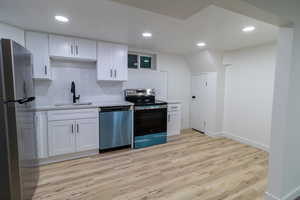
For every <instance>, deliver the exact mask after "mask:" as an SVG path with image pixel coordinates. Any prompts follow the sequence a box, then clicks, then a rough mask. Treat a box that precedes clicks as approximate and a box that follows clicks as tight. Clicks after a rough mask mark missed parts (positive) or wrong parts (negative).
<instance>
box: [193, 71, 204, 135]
mask: <svg viewBox="0 0 300 200" xmlns="http://www.w3.org/2000/svg"><path fill="white" fill-rule="evenodd" d="M191 81H192V82H191V86H192V90H191V94H192V96H191V128H193V129H196V130H198V131H201V132H205V126H206V120H205V119H206V117H205V116H206V108H205V107H206V101H207V95H206V94H207V75H206V74H203V75H197V76H192V79H191Z"/></svg>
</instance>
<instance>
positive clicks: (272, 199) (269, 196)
mask: <svg viewBox="0 0 300 200" xmlns="http://www.w3.org/2000/svg"><path fill="white" fill-rule="evenodd" d="M265 194H266V198H265V199H266V200H281V199H280V198H278V197H276V196H275V195H273V194H271V193H269V192H266V193H265Z"/></svg>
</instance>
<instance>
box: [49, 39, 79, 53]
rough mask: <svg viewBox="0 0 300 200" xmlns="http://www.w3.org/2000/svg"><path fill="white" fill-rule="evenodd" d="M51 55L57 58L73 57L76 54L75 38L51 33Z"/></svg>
mask: <svg viewBox="0 0 300 200" xmlns="http://www.w3.org/2000/svg"><path fill="white" fill-rule="evenodd" d="M49 49H50V56H51V57H54V58H55V57H56V58H72V57H74V56H75V48H74V38H71V37H64V36H58V35H49Z"/></svg>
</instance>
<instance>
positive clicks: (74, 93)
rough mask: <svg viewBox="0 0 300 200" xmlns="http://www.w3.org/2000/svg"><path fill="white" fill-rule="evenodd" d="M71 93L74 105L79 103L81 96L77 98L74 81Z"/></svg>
mask: <svg viewBox="0 0 300 200" xmlns="http://www.w3.org/2000/svg"><path fill="white" fill-rule="evenodd" d="M71 93H73V103H76V101H77V100H78V101H79V99H80V95H78V96H76V87H75V82H74V81H72V83H71Z"/></svg>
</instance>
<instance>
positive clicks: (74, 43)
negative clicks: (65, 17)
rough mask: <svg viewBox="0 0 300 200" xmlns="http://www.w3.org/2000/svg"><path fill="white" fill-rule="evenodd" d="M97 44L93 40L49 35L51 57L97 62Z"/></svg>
mask: <svg viewBox="0 0 300 200" xmlns="http://www.w3.org/2000/svg"><path fill="white" fill-rule="evenodd" d="M96 45H97V43H96V42H95V41H91V40H85V39H79V38H73V37H65V36H59V35H49V49H50V57H52V58H60V59H74V60H83V61H96V60H97V56H96V51H97V48H96Z"/></svg>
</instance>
